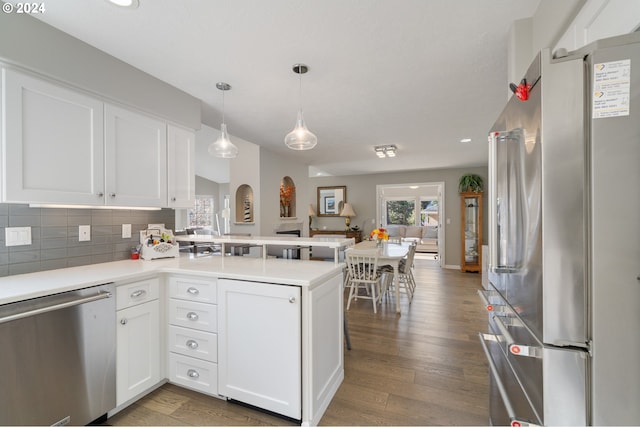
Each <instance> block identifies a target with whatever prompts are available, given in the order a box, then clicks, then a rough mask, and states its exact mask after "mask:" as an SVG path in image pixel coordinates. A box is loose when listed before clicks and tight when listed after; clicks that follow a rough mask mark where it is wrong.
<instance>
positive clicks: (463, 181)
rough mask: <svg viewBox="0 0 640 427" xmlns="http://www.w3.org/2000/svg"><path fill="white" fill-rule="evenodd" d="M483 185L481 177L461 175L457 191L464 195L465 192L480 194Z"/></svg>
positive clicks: (470, 174)
mask: <svg viewBox="0 0 640 427" xmlns="http://www.w3.org/2000/svg"><path fill="white" fill-rule="evenodd" d="M483 185H484V183H483V182H482V177H481V176H480V175H476V174H474V173H466V174H464V175H462V176H461V177H460V181H458V191H459V192H460V193H465V192H467V191H472V192H474V193H480V192H481V191H482V187H483Z"/></svg>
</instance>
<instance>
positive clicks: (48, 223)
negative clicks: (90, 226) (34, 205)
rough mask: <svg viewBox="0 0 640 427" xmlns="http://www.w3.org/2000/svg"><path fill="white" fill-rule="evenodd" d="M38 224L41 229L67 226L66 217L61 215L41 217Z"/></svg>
mask: <svg viewBox="0 0 640 427" xmlns="http://www.w3.org/2000/svg"><path fill="white" fill-rule="evenodd" d="M40 224H41V225H42V226H43V227H56V226H58V227H60V226H66V225H67V217H66V216H61V215H43V216H42V217H41V218H40Z"/></svg>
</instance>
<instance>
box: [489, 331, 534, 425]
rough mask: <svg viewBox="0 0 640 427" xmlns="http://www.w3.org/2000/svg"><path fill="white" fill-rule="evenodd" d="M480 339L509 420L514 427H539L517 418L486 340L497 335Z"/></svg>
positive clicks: (492, 338)
mask: <svg viewBox="0 0 640 427" xmlns="http://www.w3.org/2000/svg"><path fill="white" fill-rule="evenodd" d="M478 337H479V338H480V344H481V345H482V350H484V355H485V357H486V358H487V362H489V372H490V374H491V377H492V378H493V379H494V380H495V382H496V386H497V387H498V392H499V393H500V397H502V402H503V403H504V407H505V409H506V410H507V415H508V417H509V420H510V421H511V426H512V427H526V426H531V427H537V426H538V425H537V424H532V423H530V422H528V421H525V420H519V419H518V418H517V417H516V412H515V410H514V409H513V405H512V404H511V400H510V399H509V394H508V393H507V389H506V387H505V386H504V384H503V383H502V379H501V378H500V374H499V373H498V367H497V366H496V363H495V362H494V361H493V357H491V353H490V352H489V348H488V347H487V343H486V340H487V339H490V340H495V335H491V334H483V333H479V334H478Z"/></svg>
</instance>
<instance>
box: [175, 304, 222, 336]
mask: <svg viewBox="0 0 640 427" xmlns="http://www.w3.org/2000/svg"><path fill="white" fill-rule="evenodd" d="M169 323H170V324H172V325H176V326H184V327H185V328H194V329H199V330H201V331H205V332H218V310H217V306H215V305H212V304H203V303H201V302H193V301H183V300H179V299H174V298H170V299H169Z"/></svg>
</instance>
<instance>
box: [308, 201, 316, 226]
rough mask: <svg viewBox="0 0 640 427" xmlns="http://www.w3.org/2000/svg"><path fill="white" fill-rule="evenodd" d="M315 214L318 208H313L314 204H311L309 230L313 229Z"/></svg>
mask: <svg viewBox="0 0 640 427" xmlns="http://www.w3.org/2000/svg"><path fill="white" fill-rule="evenodd" d="M314 216H316V210H315V209H314V208H313V205H312V204H309V230H311V221H312V220H313V219H312V218H313V217H314Z"/></svg>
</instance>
